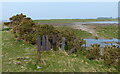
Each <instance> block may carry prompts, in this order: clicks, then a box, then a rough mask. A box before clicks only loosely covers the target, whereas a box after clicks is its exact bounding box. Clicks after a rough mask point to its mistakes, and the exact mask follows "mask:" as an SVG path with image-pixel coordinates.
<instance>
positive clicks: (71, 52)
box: [68, 43, 79, 55]
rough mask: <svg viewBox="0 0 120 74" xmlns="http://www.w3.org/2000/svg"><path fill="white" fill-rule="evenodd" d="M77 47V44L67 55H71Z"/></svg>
mask: <svg viewBox="0 0 120 74" xmlns="http://www.w3.org/2000/svg"><path fill="white" fill-rule="evenodd" d="M78 45H79V44H78V43H77V44H76V45H75V46H74V47H73V48H72V49H71V50H70V51H69V52H68V55H70V54H71V53H73V52H74V51H75V49H76V47H77V46H78Z"/></svg>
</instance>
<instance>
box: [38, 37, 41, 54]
mask: <svg viewBox="0 0 120 74" xmlns="http://www.w3.org/2000/svg"><path fill="white" fill-rule="evenodd" d="M37 48H38V49H37V52H40V51H41V38H40V36H39V35H37Z"/></svg>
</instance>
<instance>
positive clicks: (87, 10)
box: [2, 2, 118, 20]
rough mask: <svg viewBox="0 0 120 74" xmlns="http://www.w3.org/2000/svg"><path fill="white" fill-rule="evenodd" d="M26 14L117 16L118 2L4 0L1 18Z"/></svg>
mask: <svg viewBox="0 0 120 74" xmlns="http://www.w3.org/2000/svg"><path fill="white" fill-rule="evenodd" d="M18 13H23V14H26V15H27V16H29V17H31V18H32V19H84V18H96V17H100V16H108V17H117V16H118V2H5V3H2V19H3V20H8V18H9V17H11V16H12V15H16V14H18Z"/></svg>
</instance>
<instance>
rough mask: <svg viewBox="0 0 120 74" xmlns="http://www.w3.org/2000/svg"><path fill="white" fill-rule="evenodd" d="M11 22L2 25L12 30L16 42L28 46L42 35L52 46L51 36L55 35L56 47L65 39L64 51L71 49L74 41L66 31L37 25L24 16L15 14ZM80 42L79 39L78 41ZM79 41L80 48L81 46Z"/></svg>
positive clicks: (70, 33) (73, 37)
mask: <svg viewBox="0 0 120 74" xmlns="http://www.w3.org/2000/svg"><path fill="white" fill-rule="evenodd" d="M10 21H11V22H5V23H4V24H5V25H6V26H8V27H10V28H12V32H13V33H14V36H15V37H16V39H17V40H22V41H24V42H26V43H30V44H36V36H37V35H40V37H41V38H42V36H43V35H48V38H49V41H50V43H51V44H52V36H53V35H57V46H58V47H59V46H60V43H61V42H62V41H61V40H62V37H65V38H66V40H65V44H66V46H65V49H71V48H72V47H73V46H74V45H75V43H76V41H74V40H75V39H76V37H75V35H74V33H73V32H71V31H68V30H59V29H57V27H54V26H53V25H48V24H44V25H39V24H35V23H34V22H33V20H32V19H31V18H28V17H26V15H23V14H22V13H21V14H17V15H15V16H12V17H11V18H10ZM79 40H81V39H79ZM82 41H83V40H81V41H80V42H79V43H80V45H79V46H80V47H81V45H82Z"/></svg>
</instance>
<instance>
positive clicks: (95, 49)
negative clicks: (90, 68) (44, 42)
mask: <svg viewBox="0 0 120 74" xmlns="http://www.w3.org/2000/svg"><path fill="white" fill-rule="evenodd" d="M91 47H92V49H89V50H88V52H89V54H87V56H86V57H87V58H88V59H90V60H95V59H97V60H98V59H99V58H100V54H99V52H100V45H99V44H93V45H91Z"/></svg>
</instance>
